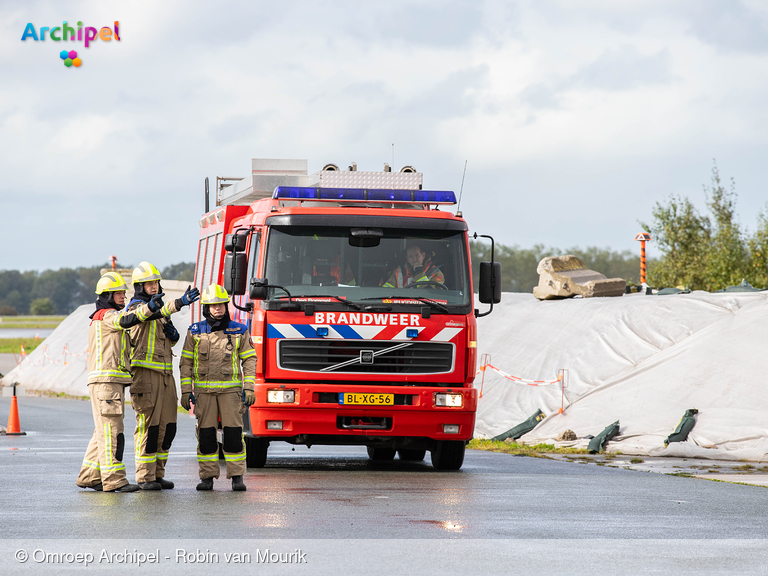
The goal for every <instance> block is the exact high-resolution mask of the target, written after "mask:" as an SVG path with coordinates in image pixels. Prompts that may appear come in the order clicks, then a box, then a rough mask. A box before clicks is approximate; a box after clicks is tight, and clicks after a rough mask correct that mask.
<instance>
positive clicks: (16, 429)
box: [5, 384, 27, 436]
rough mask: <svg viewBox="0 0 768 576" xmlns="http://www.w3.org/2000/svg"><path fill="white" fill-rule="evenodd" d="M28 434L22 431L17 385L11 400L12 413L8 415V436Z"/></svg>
mask: <svg viewBox="0 0 768 576" xmlns="http://www.w3.org/2000/svg"><path fill="white" fill-rule="evenodd" d="M26 434H27V433H26V432H22V431H21V424H19V402H18V400H16V385H15V384H14V385H13V398H11V412H10V413H9V414H8V429H7V430H6V431H5V435H6V436H25V435H26Z"/></svg>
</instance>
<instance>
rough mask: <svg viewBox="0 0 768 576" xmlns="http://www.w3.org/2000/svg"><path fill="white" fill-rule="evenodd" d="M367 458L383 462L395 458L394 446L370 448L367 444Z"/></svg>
mask: <svg viewBox="0 0 768 576" xmlns="http://www.w3.org/2000/svg"><path fill="white" fill-rule="evenodd" d="M368 458H370V459H371V460H376V461H377V462H385V461H388V460H394V459H395V449H394V448H371V447H370V446H368Z"/></svg>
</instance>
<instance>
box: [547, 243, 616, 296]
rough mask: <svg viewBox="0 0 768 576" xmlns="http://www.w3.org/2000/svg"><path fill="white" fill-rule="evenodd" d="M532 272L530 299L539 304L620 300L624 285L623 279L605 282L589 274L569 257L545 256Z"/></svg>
mask: <svg viewBox="0 0 768 576" xmlns="http://www.w3.org/2000/svg"><path fill="white" fill-rule="evenodd" d="M536 271H537V272H538V273H539V285H538V286H536V287H535V288H534V289H533V295H534V296H536V298H538V299H539V300H552V299H557V298H572V297H573V296H582V297H584V298H595V297H600V296H621V295H623V294H624V288H625V286H626V284H627V283H626V281H625V280H624V279H623V278H606V277H605V276H604V275H603V274H600V272H595V271H594V270H590V269H589V268H587V267H586V266H585V265H584V262H582V261H581V260H580V259H579V258H577V257H576V256H573V255H572V254H568V255H566V256H548V257H546V258H544V259H542V261H541V262H539V265H538V266H537V268H536Z"/></svg>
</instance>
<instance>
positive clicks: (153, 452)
mask: <svg viewBox="0 0 768 576" xmlns="http://www.w3.org/2000/svg"><path fill="white" fill-rule="evenodd" d="M160 280H162V278H161V277H160V272H158V271H157V268H155V267H154V266H152V264H150V263H149V262H142V263H141V264H139V265H138V266H137V267H136V269H135V270H134V271H133V276H132V277H131V282H133V288H134V295H133V299H132V300H131V303H130V304H129V305H128V310H129V311H133V310H136V311H137V312H136V314H137V316H139V317H140V318H142V320H143V322H142V323H141V324H138V325H136V326H134V327H133V328H131V346H132V348H131V367H132V369H133V384H132V385H131V403H132V404H133V409H134V411H135V412H136V429H135V430H134V433H133V440H134V450H135V459H136V483H137V484H138V485H139V487H140V488H141V489H142V490H160V489H166V490H168V489H171V488H173V482H171V481H169V480H166V479H165V464H166V461H167V460H168V452H169V450H170V448H171V443H172V442H173V438H174V437H175V436H176V406H177V404H178V398H177V395H176V382H175V381H174V379H173V362H172V353H171V348H172V347H173V345H174V344H176V342H178V341H179V333H178V331H177V330H176V328H175V327H174V325H173V323H172V322H171V320H170V316H171V314H174V313H175V312H178V311H179V310H181V308H182V307H183V306H189V305H190V304H191V303H192V302H195V301H196V300H197V299H198V298H199V297H200V292H199V291H198V289H197V288H191V287H188V288H187V291H186V292H184V295H183V296H182V297H181V298H177V299H176V300H173V301H171V302H168V303H166V304H165V305H164V306H163V307H162V309H160V310H158V311H156V312H153V313H152V315H150V316H148V317H147V316H146V315H145V314H144V313H142V312H141V311H140V310H141V306H142V305H143V304H144V303H145V302H150V301H152V299H153V298H154V297H155V296H157V295H158V294H159V295H161V296H162V288H161V286H160Z"/></svg>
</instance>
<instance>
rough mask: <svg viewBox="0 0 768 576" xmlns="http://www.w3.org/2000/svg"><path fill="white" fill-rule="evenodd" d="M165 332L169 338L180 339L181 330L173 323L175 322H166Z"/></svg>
mask: <svg viewBox="0 0 768 576" xmlns="http://www.w3.org/2000/svg"><path fill="white" fill-rule="evenodd" d="M163 332H165V335H166V336H168V339H169V340H173V341H178V340H179V331H178V330H176V326H174V325H173V322H166V323H165V325H163Z"/></svg>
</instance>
